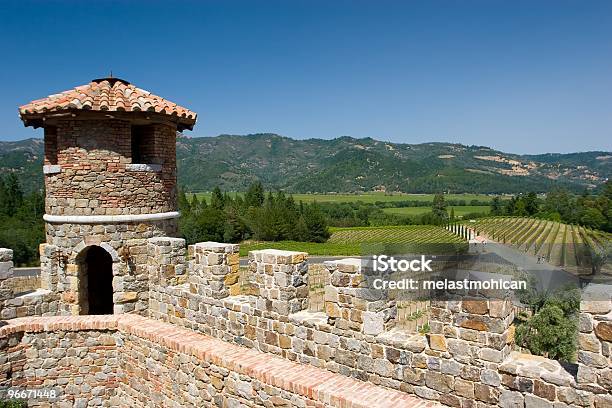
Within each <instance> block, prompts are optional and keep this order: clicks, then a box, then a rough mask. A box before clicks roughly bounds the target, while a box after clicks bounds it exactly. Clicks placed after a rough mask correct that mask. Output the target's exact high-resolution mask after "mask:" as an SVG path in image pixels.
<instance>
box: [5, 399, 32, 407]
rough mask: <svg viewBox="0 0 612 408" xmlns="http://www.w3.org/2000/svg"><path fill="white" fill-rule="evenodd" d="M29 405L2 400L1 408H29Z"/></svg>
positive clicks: (18, 401)
mask: <svg viewBox="0 0 612 408" xmlns="http://www.w3.org/2000/svg"><path fill="white" fill-rule="evenodd" d="M27 406H28V403H27V402H26V401H23V400H14V399H12V400H0V408H27Z"/></svg>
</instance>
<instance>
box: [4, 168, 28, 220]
mask: <svg viewBox="0 0 612 408" xmlns="http://www.w3.org/2000/svg"><path fill="white" fill-rule="evenodd" d="M2 184H3V185H2V187H1V189H0V193H1V195H0V211H2V213H4V214H6V215H8V216H9V217H10V216H13V215H14V214H15V213H16V212H17V209H18V208H19V207H20V206H21V204H22V203H23V192H22V191H21V186H20V185H19V181H18V180H17V176H15V174H14V173H9V174H8V176H6V177H5V178H4V182H3V183H2Z"/></svg>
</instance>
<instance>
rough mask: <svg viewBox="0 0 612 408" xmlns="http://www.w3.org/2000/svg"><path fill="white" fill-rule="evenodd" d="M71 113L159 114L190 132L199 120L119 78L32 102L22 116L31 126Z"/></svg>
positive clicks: (195, 116) (104, 80)
mask: <svg viewBox="0 0 612 408" xmlns="http://www.w3.org/2000/svg"><path fill="white" fill-rule="evenodd" d="M71 110H91V111H109V112H113V111H114V112H156V113H159V114H165V115H169V116H175V117H176V119H177V121H178V122H179V123H180V124H182V125H183V126H181V127H182V128H188V129H191V128H192V127H193V125H194V124H195V121H196V119H197V114H196V113H195V112H192V111H190V110H189V109H187V108H183V107H182V106H179V105H177V104H175V103H174V102H170V101H169V100H167V99H164V98H162V97H160V96H157V95H153V94H152V93H150V92H149V91H145V90H143V89H140V88H137V87H136V86H134V85H132V84H130V83H129V82H127V81H124V80H122V79H119V78H101V79H94V80H93V81H91V82H90V83H88V84H87V85H82V86H78V87H76V88H74V89H70V90H68V91H64V92H62V93H58V94H54V95H49V96H47V97H46V98H42V99H38V100H35V101H32V102H30V103H28V104H27V105H23V106H20V107H19V115H20V116H21V119H22V120H23V121H24V122H26V125H27V119H28V117H30V116H39V115H41V114H42V115H44V114H47V113H55V112H62V111H71Z"/></svg>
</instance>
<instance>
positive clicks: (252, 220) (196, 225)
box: [179, 182, 330, 243]
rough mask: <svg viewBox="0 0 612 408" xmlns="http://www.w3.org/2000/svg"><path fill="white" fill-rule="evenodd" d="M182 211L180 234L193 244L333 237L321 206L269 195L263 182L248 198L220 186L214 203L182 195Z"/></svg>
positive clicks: (213, 199)
mask: <svg viewBox="0 0 612 408" xmlns="http://www.w3.org/2000/svg"><path fill="white" fill-rule="evenodd" d="M179 209H180V211H181V218H180V231H181V234H182V235H183V236H184V238H185V239H186V240H187V242H189V243H194V242H198V241H222V242H240V241H242V240H245V239H255V240H261V241H283V240H295V241H308V242H325V241H326V240H327V238H329V236H330V233H329V228H328V224H327V219H326V217H325V214H324V213H323V212H322V211H321V209H320V207H319V205H318V204H316V203H313V204H304V203H302V202H300V203H296V202H295V201H294V200H293V197H292V196H290V195H286V194H285V193H283V192H282V191H279V192H277V193H276V194H273V193H272V192H268V193H267V194H266V193H265V191H264V188H263V186H262V184H261V183H259V182H256V183H253V184H252V185H251V186H250V187H249V189H248V190H247V192H246V193H245V194H244V197H243V196H242V195H240V194H236V195H234V196H231V195H230V194H228V193H227V192H226V193H224V192H222V191H221V190H220V189H219V188H218V187H217V188H215V189H214V191H213V193H212V196H211V198H210V202H207V201H206V200H205V199H200V198H198V196H197V195H194V196H193V197H192V198H191V199H188V198H187V196H186V194H185V193H184V192H181V193H180V194H179Z"/></svg>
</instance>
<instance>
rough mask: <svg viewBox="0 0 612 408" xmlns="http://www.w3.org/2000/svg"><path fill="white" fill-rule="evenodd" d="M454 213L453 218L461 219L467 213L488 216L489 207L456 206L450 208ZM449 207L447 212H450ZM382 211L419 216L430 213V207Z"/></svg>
mask: <svg viewBox="0 0 612 408" xmlns="http://www.w3.org/2000/svg"><path fill="white" fill-rule="evenodd" d="M452 208H453V209H454V211H455V217H463V216H464V215H465V214H469V213H483V214H488V213H489V212H490V211H491V207H489V206H487V205H458V206H453V207H452ZM450 209H451V207H448V208H447V210H448V212H450ZM383 211H384V212H386V213H387V214H395V215H421V214H425V213H428V212H430V211H431V208H430V207H398V208H383Z"/></svg>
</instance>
